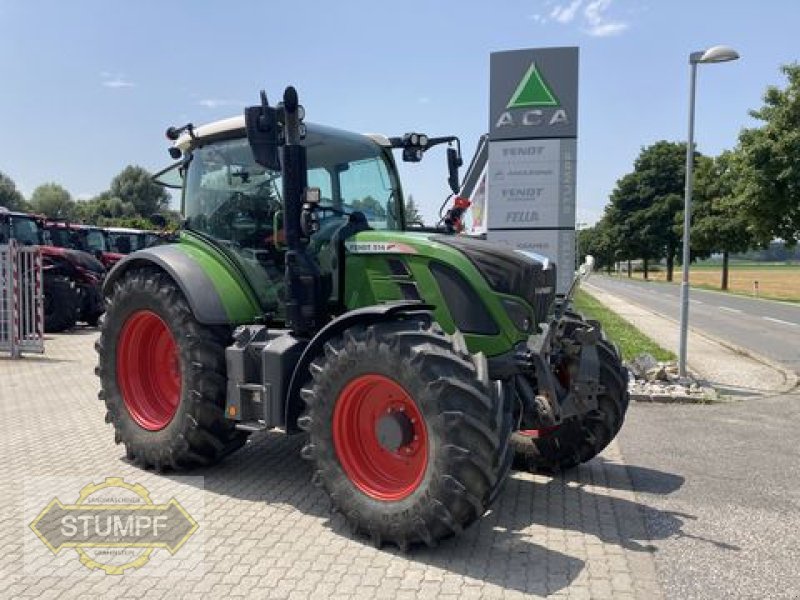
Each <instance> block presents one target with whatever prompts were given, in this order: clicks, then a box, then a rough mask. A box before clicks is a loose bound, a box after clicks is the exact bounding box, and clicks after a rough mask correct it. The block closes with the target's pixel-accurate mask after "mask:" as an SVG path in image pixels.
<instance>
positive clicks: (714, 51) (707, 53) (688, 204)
mask: <svg viewBox="0 0 800 600" xmlns="http://www.w3.org/2000/svg"><path fill="white" fill-rule="evenodd" d="M737 58H739V53H738V52H736V50H734V49H733V48H731V47H729V46H713V47H711V48H709V49H708V50H701V51H700V52H692V53H691V54H690V55H689V72H690V75H689V77H690V79H689V139H688V141H687V143H686V191H685V192H684V203H683V276H682V278H681V336H680V347H679V352H678V371H679V373H680V376H681V377H686V342H687V339H686V338H687V334H688V331H689V260H690V259H691V255H690V243H689V233H690V229H691V224H692V171H693V168H694V95H695V94H694V88H695V82H696V80H697V65H698V64H700V63H720V62H728V61H730V60H736V59H737Z"/></svg>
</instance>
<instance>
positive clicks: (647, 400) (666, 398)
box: [630, 394, 720, 404]
mask: <svg viewBox="0 0 800 600" xmlns="http://www.w3.org/2000/svg"><path fill="white" fill-rule="evenodd" d="M630 398H631V400H633V401H634V402H640V403H642V404H719V403H720V400H719V399H718V398H707V397H703V398H698V397H697V396H671V395H666V394H630Z"/></svg>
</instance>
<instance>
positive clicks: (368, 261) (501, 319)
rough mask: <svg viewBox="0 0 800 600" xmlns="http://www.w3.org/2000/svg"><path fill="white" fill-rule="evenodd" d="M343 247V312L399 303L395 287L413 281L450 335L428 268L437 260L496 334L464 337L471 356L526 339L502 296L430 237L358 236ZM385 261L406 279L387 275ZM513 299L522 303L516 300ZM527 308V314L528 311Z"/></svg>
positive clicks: (400, 234) (398, 289)
mask: <svg viewBox="0 0 800 600" xmlns="http://www.w3.org/2000/svg"><path fill="white" fill-rule="evenodd" d="M346 247H347V260H346V265H347V266H346V268H345V297H344V302H345V306H346V307H347V308H348V309H349V310H352V309H355V308H359V307H362V306H369V305H372V304H380V303H384V302H393V301H398V300H404V299H405V298H404V296H403V292H402V289H401V287H400V284H401V283H403V282H412V281H413V282H416V284H417V290H418V292H419V294H420V296H421V299H422V300H423V301H424V302H425V303H426V304H430V305H432V306H434V307H435V310H434V313H435V316H436V320H437V321H438V322H439V324H440V325H441V326H442V328H443V329H444V330H445V331H447V332H448V333H453V332H454V331H455V329H456V326H455V324H454V322H453V319H452V317H451V316H450V312H449V310H448V309H447V303H446V302H445V301H444V298H443V297H442V294H441V292H440V291H439V286H438V284H437V283H436V280H435V279H434V277H433V275H432V274H431V271H430V269H429V264H430V263H431V261H439V262H442V263H445V264H447V265H449V266H450V267H452V268H453V269H455V270H456V271H458V272H459V273H460V274H461V275H462V276H463V277H464V279H466V280H467V281H468V282H469V284H470V285H471V286H472V288H473V289H474V290H475V291H476V292H477V294H478V296H479V297H480V299H481V301H482V302H483V304H484V307H485V310H486V311H487V312H488V313H489V314H490V315H491V317H492V319H493V320H494V322H495V323H496V324H497V326H498V328H499V330H500V331H499V333H498V334H497V335H479V334H471V333H464V338H465V339H466V342H467V346H468V347H469V349H470V351H471V352H483V353H484V354H486V355H487V356H496V355H498V354H503V353H505V352H508V351H510V350H511V349H512V348H513V347H514V346H515V345H516V344H517V343H519V342H521V341H523V340H526V339H527V338H528V336H529V335H530V334H528V333H525V332H522V331H520V330H519V329H517V327H516V326H515V325H514V324H513V323H512V322H511V319H510V318H509V317H508V315H507V313H506V311H505V309H504V308H503V305H502V298H503V297H504V295H503V294H498V293H497V292H496V291H494V290H493V289H491V288H490V287H489V284H488V283H487V281H486V280H485V279H484V277H483V276H482V275H481V273H480V272H479V271H478V269H477V268H476V267H475V266H474V265H473V264H472V263H471V262H470V260H469V259H468V258H467V257H466V256H465V255H464V254H462V253H461V252H460V251H458V250H456V249H455V248H452V247H451V246H447V245H444V244H441V243H438V242H436V241H434V240H433V239H431V234H426V233H411V232H397V231H364V232H361V233H358V234H356V235H355V236H353V237H352V238H349V239H348V240H347V242H346ZM388 258H396V259H399V260H401V261H402V262H403V263H404V264H405V265H406V267H407V269H408V271H409V272H410V275H405V276H404V275H396V274H393V273H392V271H391V270H390V268H389V264H388V261H387V259H388ZM514 299H515V300H516V301H518V302H522V299H521V298H516V297H515V298H514ZM526 306H528V305H527V304H526ZM528 308H529V309H530V310H531V314H533V309H532V308H531V307H530V306H528Z"/></svg>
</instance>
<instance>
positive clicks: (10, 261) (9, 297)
mask: <svg viewBox="0 0 800 600" xmlns="http://www.w3.org/2000/svg"><path fill="white" fill-rule="evenodd" d="M0 352H9V353H10V354H11V357H12V358H19V357H20V356H21V354H22V353H23V352H27V353H36V354H42V353H43V352H44V286H43V280H42V254H41V252H40V251H39V248H38V247H37V246H20V245H19V244H17V242H16V240H10V242H9V243H8V244H7V245H4V246H0Z"/></svg>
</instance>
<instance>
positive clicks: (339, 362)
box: [298, 314, 513, 549]
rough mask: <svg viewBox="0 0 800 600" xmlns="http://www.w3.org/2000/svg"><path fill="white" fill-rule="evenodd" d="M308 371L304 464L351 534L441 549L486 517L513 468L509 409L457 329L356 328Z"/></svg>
mask: <svg viewBox="0 0 800 600" xmlns="http://www.w3.org/2000/svg"><path fill="white" fill-rule="evenodd" d="M310 370H311V379H310V381H309V383H308V384H307V385H306V386H305V387H304V388H303V390H302V392H301V394H302V397H303V400H304V401H305V402H306V405H307V410H306V413H305V414H304V415H303V416H302V417H301V418H300V420H299V423H298V424H299V426H300V427H301V428H302V429H304V430H306V431H308V432H309V442H308V444H307V445H306V446H305V448H304V449H303V457H304V458H306V459H309V460H312V461H313V462H314V464H315V466H314V469H315V474H314V481H315V482H316V483H317V484H319V485H321V486H322V487H323V488H324V489H325V490H326V491H327V492H328V494H329V495H330V498H331V501H332V503H333V505H334V507H335V508H336V509H337V510H339V511H340V512H341V513H342V514H343V515H344V516H345V518H346V519H347V520H348V521H349V523H350V526H351V527H352V529H353V531H354V532H357V533H361V534H365V535H368V536H369V537H370V538H371V539H372V542H373V543H374V544H375V545H376V546H378V547H380V546H381V545H382V544H383V543H384V542H389V543H394V544H397V545H398V546H399V547H400V548H402V549H405V548H407V547H408V546H409V545H410V544H415V543H419V542H424V543H426V544H428V545H429V546H433V545H435V544H436V543H437V542H438V541H439V540H440V539H443V538H446V537H449V536H451V535H453V534H455V533H457V532H460V531H461V530H462V529H463V528H464V527H466V526H467V525H469V524H470V523H472V522H473V521H475V520H476V519H478V518H480V517H481V516H482V515H483V514H484V512H485V511H486V509H487V508H488V506H489V504H490V503H491V502H492V501H493V500H494V498H495V496H496V495H497V492H498V490H499V489H500V486H501V484H502V483H503V481H504V480H505V477H506V475H507V474H508V471H509V469H510V467H511V461H512V458H513V455H512V453H511V448H510V446H509V436H510V432H511V413H510V402H508V401H506V400H505V399H504V398H503V397H501V395H500V394H499V393H498V388H497V387H496V386H495V385H493V384H492V383H491V382H490V381H489V379H488V374H487V367H486V359H485V358H484V357H483V355H471V354H469V352H468V351H467V347H466V344H465V343H464V339H463V337H462V336H460V334H456V335H455V336H452V337H451V336H447V335H445V334H444V333H443V332H442V331H441V329H440V328H439V327H438V325H436V324H435V323H434V322H432V320H431V318H430V316H429V315H419V314H418V315H410V316H408V317H406V318H404V319H401V320H397V321H391V322H380V323H376V324H371V325H357V326H354V327H351V328H349V329H347V330H345V331H344V332H343V334H342V335H340V336H337V337H334V338H333V339H331V340H329V341H328V342H327V343H326V344H325V351H324V354H323V355H321V356H319V357H318V358H317V359H315V360H314V361H313V362H312V364H311V367H310Z"/></svg>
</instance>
